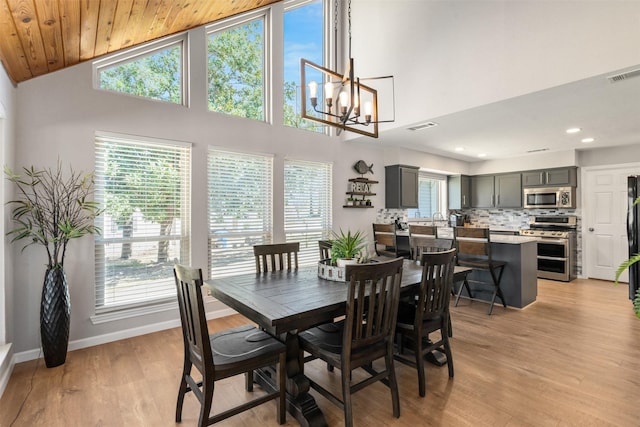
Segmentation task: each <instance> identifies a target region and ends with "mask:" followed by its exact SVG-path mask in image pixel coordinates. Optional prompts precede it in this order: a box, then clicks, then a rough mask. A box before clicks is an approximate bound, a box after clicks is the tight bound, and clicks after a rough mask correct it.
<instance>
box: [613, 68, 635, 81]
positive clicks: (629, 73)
mask: <svg viewBox="0 0 640 427" xmlns="http://www.w3.org/2000/svg"><path fill="white" fill-rule="evenodd" d="M639 76H640V68H638V69H637V70H631V71H627V72H626V73H620V74H616V75H615V76H609V77H607V79H608V80H609V81H610V82H611V83H616V82H620V81H622V80H627V79H631V78H633V77H639Z"/></svg>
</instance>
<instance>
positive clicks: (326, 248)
mask: <svg viewBox="0 0 640 427" xmlns="http://www.w3.org/2000/svg"><path fill="white" fill-rule="evenodd" d="M331 245H332V242H331V240H318V249H319V250H320V259H321V260H323V259H330V258H331Z"/></svg>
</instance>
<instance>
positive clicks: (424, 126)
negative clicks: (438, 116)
mask: <svg viewBox="0 0 640 427" xmlns="http://www.w3.org/2000/svg"><path fill="white" fill-rule="evenodd" d="M434 126H438V124H437V123H435V122H426V123H421V124H419V125H415V126H412V127H410V128H407V129H409V130H422V129H428V128H432V127H434Z"/></svg>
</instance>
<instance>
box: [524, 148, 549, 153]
mask: <svg viewBox="0 0 640 427" xmlns="http://www.w3.org/2000/svg"><path fill="white" fill-rule="evenodd" d="M540 151H549V149H548V148H536V149H534V150H527V153H539V152H540Z"/></svg>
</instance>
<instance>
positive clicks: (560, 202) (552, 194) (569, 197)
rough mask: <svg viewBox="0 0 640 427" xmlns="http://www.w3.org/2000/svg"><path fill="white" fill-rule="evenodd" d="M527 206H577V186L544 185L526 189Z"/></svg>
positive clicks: (525, 203)
mask: <svg viewBox="0 0 640 427" xmlns="http://www.w3.org/2000/svg"><path fill="white" fill-rule="evenodd" d="M523 199H524V207H525V208H567V209H572V208H575V207H576V189H575V187H543V188H525V189H524V197H523Z"/></svg>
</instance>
